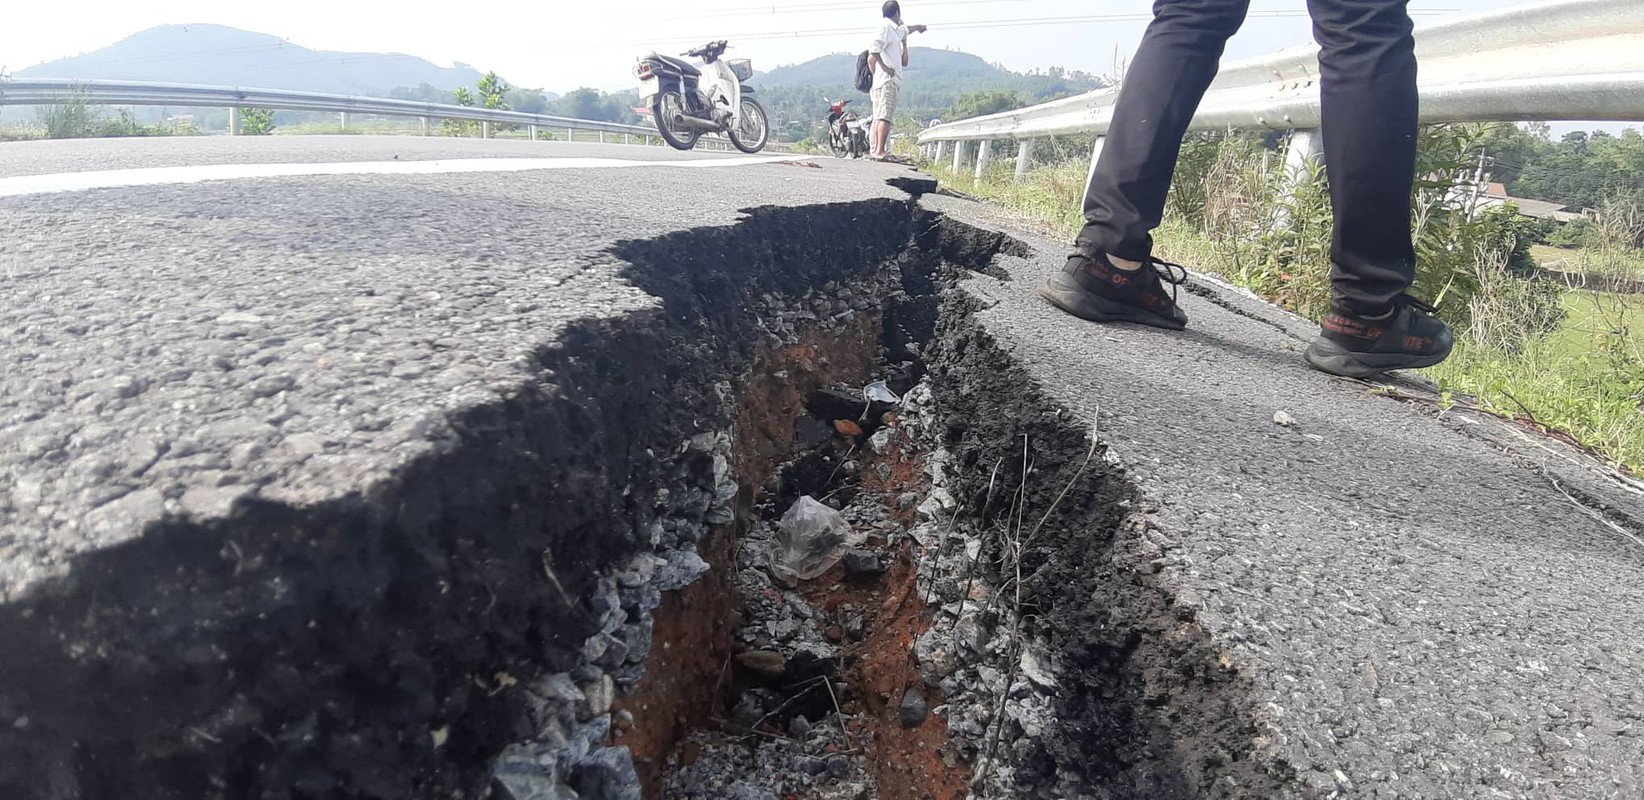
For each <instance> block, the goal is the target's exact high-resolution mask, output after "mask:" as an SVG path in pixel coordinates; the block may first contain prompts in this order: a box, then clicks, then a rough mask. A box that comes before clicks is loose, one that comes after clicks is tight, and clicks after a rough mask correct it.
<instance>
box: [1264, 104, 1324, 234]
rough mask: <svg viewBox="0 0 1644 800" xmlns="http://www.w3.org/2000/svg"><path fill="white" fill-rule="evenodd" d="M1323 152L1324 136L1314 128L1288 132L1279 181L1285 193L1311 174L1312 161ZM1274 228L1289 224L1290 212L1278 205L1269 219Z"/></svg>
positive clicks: (1293, 189)
mask: <svg viewBox="0 0 1644 800" xmlns="http://www.w3.org/2000/svg"><path fill="white" fill-rule="evenodd" d="M1323 152H1324V137H1323V136H1321V135H1319V131H1318V130H1317V129H1315V128H1306V129H1303V130H1297V131H1291V132H1290V144H1289V145H1288V146H1287V147H1285V151H1284V175H1283V176H1282V177H1281V180H1280V181H1279V185H1280V186H1282V187H1283V190H1284V191H1285V192H1286V193H1289V192H1294V191H1295V190H1296V189H1298V188H1300V187H1301V185H1302V184H1304V183H1306V182H1307V180H1308V179H1309V178H1310V177H1311V176H1312V174H1313V161H1314V160H1316V159H1317V158H1318V157H1319V156H1320V155H1321V154H1323ZM1271 222H1272V225H1273V227H1274V228H1275V229H1277V228H1283V227H1285V226H1287V225H1289V224H1290V212H1289V211H1288V209H1287V208H1286V207H1285V206H1283V205H1280V206H1278V207H1276V208H1274V209H1273V218H1272V220H1271Z"/></svg>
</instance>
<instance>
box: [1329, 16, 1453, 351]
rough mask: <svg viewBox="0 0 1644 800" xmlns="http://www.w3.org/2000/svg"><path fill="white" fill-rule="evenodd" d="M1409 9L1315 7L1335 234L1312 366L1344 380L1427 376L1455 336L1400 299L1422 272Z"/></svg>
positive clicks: (1427, 309)
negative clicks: (1405, 373) (1415, 219)
mask: <svg viewBox="0 0 1644 800" xmlns="http://www.w3.org/2000/svg"><path fill="white" fill-rule="evenodd" d="M1408 2H1409V0H1309V2H1308V10H1309V11H1310V12H1311V13H1312V15H1313V35H1314V38H1316V39H1317V40H1318V42H1319V78H1320V100H1321V102H1322V108H1321V113H1322V117H1323V134H1324V162H1325V172H1326V174H1327V175H1328V176H1329V180H1330V202H1331V206H1332V208H1333V209H1334V212H1335V235H1334V237H1333V239H1332V241H1331V247H1330V256H1331V263H1332V266H1331V274H1330V278H1331V288H1332V308H1331V313H1330V315H1329V316H1327V317H1326V318H1325V319H1324V321H1323V323H1322V325H1321V328H1322V333H1321V335H1320V337H1319V339H1318V340H1317V341H1315V342H1314V343H1313V345H1312V346H1310V347H1309V348H1308V351H1307V361H1308V363H1310V364H1312V365H1313V366H1315V367H1317V368H1319V369H1322V370H1324V371H1326V372H1331V373H1335V374H1338V375H1350V376H1354V377H1367V376H1369V375H1374V374H1376V373H1379V372H1385V371H1387V370H1389V369H1408V368H1413V367H1424V366H1431V365H1433V364H1437V363H1438V362H1440V361H1443V360H1444V359H1445V357H1446V356H1448V355H1449V353H1450V347H1451V342H1452V335H1451V333H1450V329H1449V328H1448V327H1446V326H1445V325H1444V323H1442V322H1440V321H1438V320H1437V319H1434V318H1433V317H1432V316H1430V315H1431V313H1432V309H1431V307H1428V306H1426V305H1425V304H1421V303H1419V302H1417V301H1414V300H1413V299H1411V298H1409V296H1408V295H1406V294H1405V291H1406V290H1407V289H1409V288H1410V284H1411V282H1412V281H1414V279H1415V274H1416V252H1415V247H1414V245H1413V244H1412V243H1411V237H1410V192H1411V188H1412V182H1413V181H1414V179H1415V169H1416V125H1417V116H1416V113H1417V106H1418V103H1419V98H1418V95H1417V93H1416V56H1415V37H1414V36H1413V35H1412V34H1411V29H1412V27H1413V25H1412V24H1411V21H1410V15H1409V13H1408V11H1407V9H1406V6H1407V4H1408Z"/></svg>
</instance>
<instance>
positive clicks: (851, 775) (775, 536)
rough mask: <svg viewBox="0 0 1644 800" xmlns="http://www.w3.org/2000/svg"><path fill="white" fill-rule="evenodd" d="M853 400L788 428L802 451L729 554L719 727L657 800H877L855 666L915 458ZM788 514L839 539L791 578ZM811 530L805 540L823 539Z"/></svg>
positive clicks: (899, 432) (900, 542)
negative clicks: (735, 606)
mask: <svg viewBox="0 0 1644 800" xmlns="http://www.w3.org/2000/svg"><path fill="white" fill-rule="evenodd" d="M853 395H854V396H860V394H859V393H857V392H853V391H851V390H847V389H845V388H843V387H841V388H840V389H837V390H833V391H819V392H815V393H813V394H812V395H811V397H810V398H809V400H808V403H807V405H808V406H809V408H810V409H811V413H809V414H806V415H805V416H803V417H801V418H800V419H799V420H797V421H796V423H795V431H796V436H797V439H798V441H797V442H796V444H797V445H798V453H797V454H796V456H795V457H794V458H793V459H792V460H790V461H788V462H787V463H786V464H784V465H782V466H781V468H780V469H779V471H778V473H777V475H776V477H775V479H774V480H773V482H772V484H771V485H770V486H768V487H767V488H768V489H769V490H770V491H768V493H767V496H766V499H765V501H764V502H763V503H762V504H761V506H760V507H758V508H757V509H756V511H757V512H758V514H759V519H758V520H757V521H756V522H755V523H754V524H753V525H752V526H751V528H750V529H749V530H748V532H747V533H745V534H744V535H743V537H742V538H741V540H740V541H739V543H738V547H737V552H736V567H735V568H736V576H735V584H736V588H737V591H738V593H739V594H740V596H741V599H742V606H741V609H740V610H739V612H738V620H737V621H738V622H739V623H740V625H739V627H738V630H737V632H736V639H737V642H738V650H737V652H736V654H735V656H734V658H733V659H732V660H731V662H729V663H728V664H727V668H726V674H725V675H724V676H723V679H725V680H728V681H731V682H732V684H733V685H732V689H733V691H732V693H731V694H730V700H729V701H728V703H727V706H726V708H725V709H724V714H723V718H720V719H716V720H714V721H713V728H712V729H711V730H703V731H698V732H696V733H694V734H692V735H691V736H690V737H689V738H688V739H687V740H686V741H685V742H683V743H682V744H681V745H680V746H679V747H678V748H676V749H675V751H674V753H673V755H672V757H671V758H670V760H669V770H668V774H667V776H666V778H665V786H664V792H663V794H664V796H665V797H669V798H676V797H677V798H748V800H756V799H757V800H764V799H765V798H770V799H771V800H775V798H786V797H807V798H817V800H856V799H857V798H868V797H878V796H880V793H879V791H878V786H877V782H876V780H875V771H876V764H875V763H874V761H873V759H872V757H873V755H874V753H873V748H874V741H873V739H874V735H873V731H872V730H871V726H870V725H869V723H868V718H869V717H870V716H871V715H872V712H873V710H874V709H875V708H877V709H879V710H883V703H882V702H881V701H882V700H883V698H879V697H868V696H865V695H864V688H865V687H863V686H862V685H861V682H860V681H858V680H854V679H853V678H854V676H853V668H854V667H855V666H856V665H857V664H858V663H859V662H860V661H861V659H862V657H863V651H864V650H866V649H867V648H869V647H871V646H873V645H874V642H872V641H870V639H871V638H872V637H873V635H874V633H875V621H876V618H878V617H881V616H888V615H886V614H885V611H884V609H882V608H881V607H880V606H881V603H882V601H883V598H884V596H885V595H886V594H887V592H888V591H889V589H890V588H891V580H890V579H891V575H892V572H893V570H892V569H891V566H892V565H893V564H894V563H895V562H896V561H897V559H898V558H899V555H898V553H899V551H900V550H901V549H902V548H904V547H905V545H906V544H907V542H908V538H907V524H906V520H907V519H908V518H909V517H910V516H911V512H912V510H913V507H914V504H915V503H916V502H917V501H918V500H919V496H918V495H917V494H914V493H911V492H905V491H900V489H901V488H905V487H902V486H900V485H899V481H898V475H897V472H898V467H899V466H901V465H902V464H901V463H899V462H905V461H907V460H908V457H907V456H905V455H904V450H905V449H911V448H910V447H909V445H910V444H911V440H909V438H908V434H907V432H906V431H907V427H906V420H905V419H904V418H902V417H900V416H899V415H897V414H896V413H894V412H892V411H889V410H887V409H889V408H890V406H889V405H883V406H881V405H880V404H878V403H875V404H873V405H872V406H870V405H869V404H868V403H865V402H860V401H853V399H852V398H853ZM858 408H859V409H860V411H861V413H860V414H858V413H855V412H856V410H857V409H858ZM795 507H798V508H800V509H802V510H806V511H808V512H809V513H810V515H811V516H810V519H811V520H812V521H815V520H819V519H824V518H825V519H826V520H827V521H830V522H833V523H834V524H836V525H839V526H840V528H839V531H838V533H840V534H843V535H841V536H836V537H835V538H834V539H833V540H832V541H831V542H828V543H826V544H825V545H824V546H821V547H817V548H812V549H811V550H809V551H808V553H806V555H808V556H810V558H809V560H808V561H806V562H805V563H804V565H803V567H808V568H801V569H799V570H797V572H799V573H800V574H799V575H796V574H795V572H796V570H794V569H792V567H794V566H799V565H798V564H796V562H794V561H793V560H791V557H792V555H793V553H794V547H793V545H794V542H793V541H792V537H790V536H788V535H786V534H785V532H784V519H783V518H784V517H785V516H786V515H787V514H788V512H789V511H791V510H792V509H794V508H795ZM898 512H901V513H900V516H901V517H902V519H898V518H897V517H898ZM787 521H788V522H790V523H791V522H792V521H793V520H792V519H791V518H790V519H788V520H787ZM816 527H817V529H816V530H812V531H809V533H812V534H820V533H823V531H822V530H821V526H820V525H819V526H816ZM902 572H903V573H904V574H905V573H906V570H903V571H902ZM813 573H814V577H811V578H810V579H805V578H804V577H801V576H802V575H811V574H813ZM870 606H872V607H870ZM905 645H906V643H903V646H904V650H903V652H904V653H905V652H906V651H905ZM915 694H917V692H915ZM924 716H925V715H923V714H921V715H920V716H919V718H918V719H917V720H914V719H912V718H911V717H910V719H909V720H908V722H909V724H908V727H909V728H912V727H917V726H918V725H919V724H921V723H923V722H924V721H925V719H924Z"/></svg>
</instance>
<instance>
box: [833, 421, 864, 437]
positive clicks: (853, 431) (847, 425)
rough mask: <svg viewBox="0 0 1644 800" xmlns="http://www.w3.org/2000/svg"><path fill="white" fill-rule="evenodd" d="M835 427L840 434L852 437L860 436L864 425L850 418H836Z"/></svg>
mask: <svg viewBox="0 0 1644 800" xmlns="http://www.w3.org/2000/svg"><path fill="white" fill-rule="evenodd" d="M833 429H834V430H836V431H839V435H840V436H845V437H849V438H851V439H855V438H858V437H860V436H861V435H862V426H860V425H858V424H856V423H854V422H852V421H850V420H848V419H841V420H834V423H833Z"/></svg>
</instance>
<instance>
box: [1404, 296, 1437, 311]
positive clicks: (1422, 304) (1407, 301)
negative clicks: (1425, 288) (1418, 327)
mask: <svg viewBox="0 0 1644 800" xmlns="http://www.w3.org/2000/svg"><path fill="white" fill-rule="evenodd" d="M1399 302H1400V303H1403V304H1404V305H1407V306H1409V307H1411V308H1413V309H1415V310H1417V311H1421V312H1423V313H1426V314H1437V313H1438V307H1437V306H1434V305H1432V304H1431V303H1428V302H1427V301H1425V300H1422V299H1420V298H1418V297H1416V296H1415V295H1410V294H1402V295H1399Z"/></svg>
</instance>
